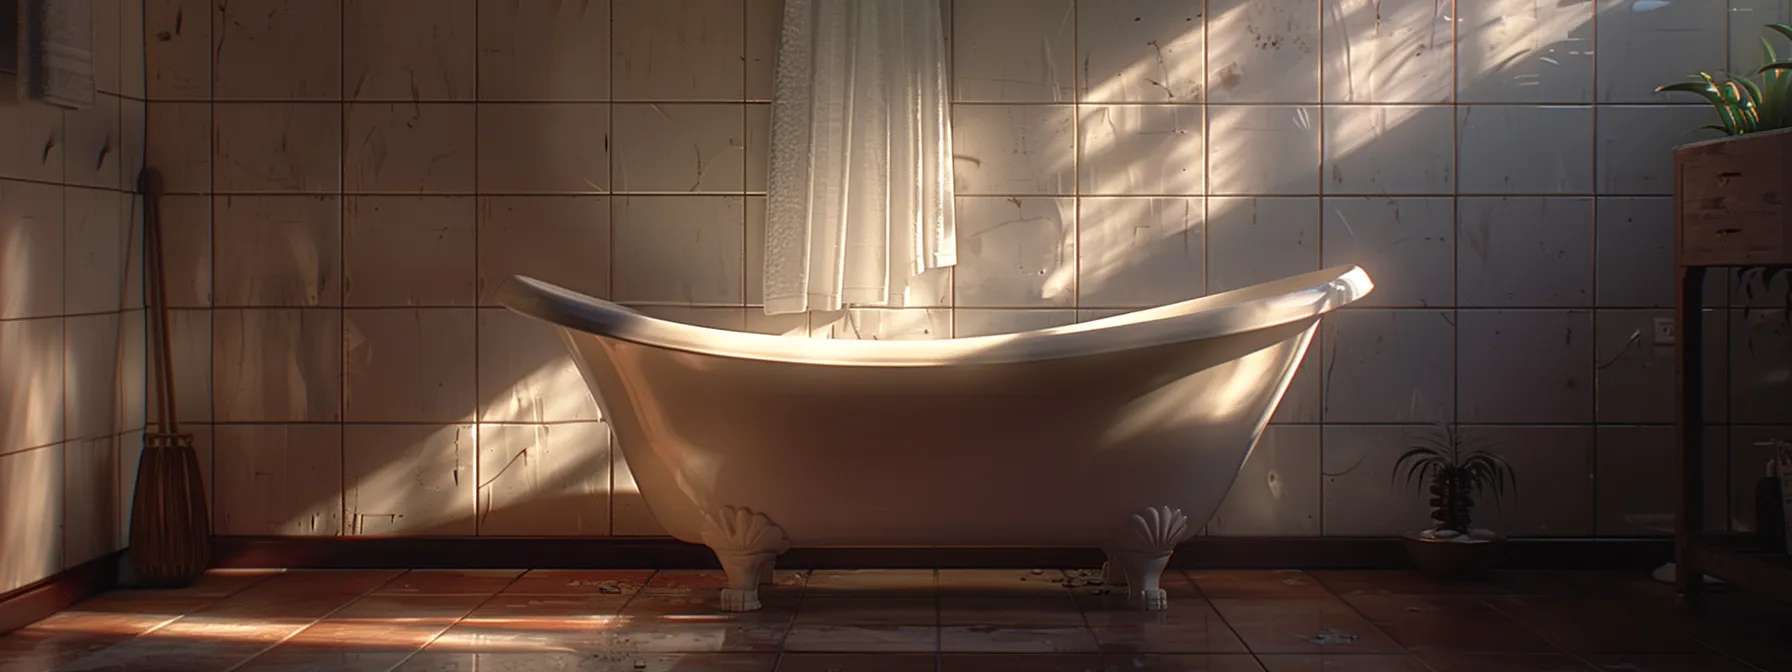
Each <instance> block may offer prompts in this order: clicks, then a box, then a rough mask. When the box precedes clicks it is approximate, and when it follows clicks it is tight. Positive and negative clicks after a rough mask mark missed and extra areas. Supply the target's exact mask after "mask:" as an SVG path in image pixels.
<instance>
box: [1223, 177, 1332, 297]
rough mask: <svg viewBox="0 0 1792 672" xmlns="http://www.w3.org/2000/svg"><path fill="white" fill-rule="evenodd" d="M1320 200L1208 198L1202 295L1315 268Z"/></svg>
mask: <svg viewBox="0 0 1792 672" xmlns="http://www.w3.org/2000/svg"><path fill="white" fill-rule="evenodd" d="M1319 222H1320V215H1319V199H1317V198H1234V197H1227V198H1210V199H1207V292H1208V293H1209V294H1217V293H1219V292H1227V291H1231V290H1234V289H1243V288H1245V287H1249V286H1251V285H1255V284H1257V283H1261V282H1269V281H1271V280H1277V279H1280V278H1286V277H1290V276H1294V275H1299V274H1301V273H1306V272H1309V271H1317V270H1319V268H1320V257H1319Z"/></svg>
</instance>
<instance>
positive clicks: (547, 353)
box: [478, 309, 598, 422]
mask: <svg viewBox="0 0 1792 672" xmlns="http://www.w3.org/2000/svg"><path fill="white" fill-rule="evenodd" d="M478 340H479V355H478V359H479V371H478V378H479V396H478V399H479V403H480V420H481V421H483V422H569V421H587V420H597V419H598V408H597V404H596V402H595V401H594V398H593V397H592V396H591V393H590V391H589V389H588V388H587V387H586V385H585V379H584V378H583V377H581V376H580V375H579V370H578V365H577V364H575V363H574V362H573V360H572V356H571V353H570V352H569V351H568V350H567V347H566V344H565V343H564V342H562V341H561V340H560V338H559V334H558V333H556V332H555V330H554V329H553V327H551V326H549V325H546V324H543V323H541V322H540V321H538V320H534V319H532V318H529V317H526V316H523V315H520V314H517V313H515V312H512V311H509V310H504V309H481V310H480V311H479V334H478Z"/></svg>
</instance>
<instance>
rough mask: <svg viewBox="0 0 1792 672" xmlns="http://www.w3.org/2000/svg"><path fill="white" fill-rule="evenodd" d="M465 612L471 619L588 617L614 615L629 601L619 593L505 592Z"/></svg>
mask: <svg viewBox="0 0 1792 672" xmlns="http://www.w3.org/2000/svg"><path fill="white" fill-rule="evenodd" d="M481 599H482V600H483V601H482V602H480V603H479V606H478V607H476V608H474V609H473V610H472V611H471V612H468V613H467V614H466V618H467V620H470V621H493V620H515V619H531V618H533V619H555V618H561V619H591V618H595V617H600V616H616V615H618V614H620V613H622V607H623V606H624V605H626V604H628V598H626V597H623V596H620V595H508V594H499V595H496V596H493V597H490V598H483V597H482V598H481Z"/></svg>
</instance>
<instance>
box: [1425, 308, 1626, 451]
mask: <svg viewBox="0 0 1792 672" xmlns="http://www.w3.org/2000/svg"><path fill="white" fill-rule="evenodd" d="M1456 319H1457V322H1458V325H1459V326H1458V329H1459V331H1458V338H1457V343H1458V347H1459V348H1460V352H1461V353H1465V354H1466V355H1467V356H1459V357H1458V360H1457V372H1458V373H1457V375H1458V376H1460V378H1459V379H1458V385H1459V386H1460V389H1459V390H1458V391H1457V394H1458V395H1460V397H1461V401H1460V402H1459V403H1460V407H1459V409H1460V412H1461V416H1460V418H1459V420H1460V421H1462V422H1464V423H1590V422H1592V421H1593V352H1594V349H1593V341H1594V338H1593V314H1592V313H1591V312H1589V311H1584V310H1463V311H1460V312H1458V313H1457V315H1456ZM1469 353H1472V354H1469Z"/></svg>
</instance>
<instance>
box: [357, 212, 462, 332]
mask: <svg viewBox="0 0 1792 672" xmlns="http://www.w3.org/2000/svg"><path fill="white" fill-rule="evenodd" d="M475 203H476V202H475V200H474V199H473V197H470V196H356V197H350V198H348V199H347V203H346V205H345V206H344V208H343V215H342V217H343V224H342V226H343V228H342V238H343V240H342V256H343V270H342V274H343V278H342V285H343V297H342V300H343V303H344V304H345V305H348V306H359V307H398V306H469V305H473V303H474V302H475V301H476V300H477V299H478V289H477V287H476V284H477V282H478V266H477V265H476V264H475V263H474V262H475V259H476V258H477V257H478V254H477V247H476V242H475V239H476V238H477V236H476V234H475V228H476V225H477V210H476V208H475Z"/></svg>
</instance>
